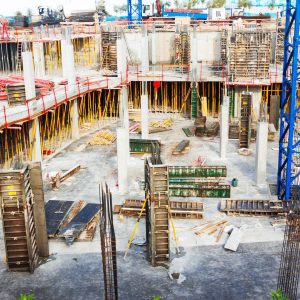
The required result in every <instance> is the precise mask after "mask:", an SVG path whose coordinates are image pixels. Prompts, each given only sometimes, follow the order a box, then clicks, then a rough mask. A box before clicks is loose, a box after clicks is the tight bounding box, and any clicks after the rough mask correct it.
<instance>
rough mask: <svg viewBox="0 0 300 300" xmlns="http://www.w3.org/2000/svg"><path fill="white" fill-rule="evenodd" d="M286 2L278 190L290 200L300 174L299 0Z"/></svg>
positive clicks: (282, 197) (284, 197) (281, 196)
mask: <svg viewBox="0 0 300 300" xmlns="http://www.w3.org/2000/svg"><path fill="white" fill-rule="evenodd" d="M286 3H287V4H286V23H285V36H284V64H283V78H282V95H281V101H280V136H279V159H278V175H277V193H278V198H279V199H285V200H290V197H291V188H292V187H293V186H294V185H297V183H296V182H297V181H298V178H300V177H299V176H300V167H299V166H297V163H299V162H300V159H299V156H300V129H299V127H300V123H299V121H300V104H299V103H300V102H299V101H300V98H299V96H298V95H297V85H298V84H299V82H300V71H299V69H298V58H299V45H300V34H299V28H300V25H299V23H300V1H299V0H297V1H296V5H295V6H294V5H292V1H291V0H287V2H286ZM297 5H298V9H297ZM297 122H298V124H297ZM297 127H298V128H297ZM297 160H298V162H297Z"/></svg>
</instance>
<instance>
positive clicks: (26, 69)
mask: <svg viewBox="0 0 300 300" xmlns="http://www.w3.org/2000/svg"><path fill="white" fill-rule="evenodd" d="M22 61H23V75H24V83H25V94H26V99H27V100H29V99H32V98H35V96H36V93H35V83H34V66H33V61H32V53H31V52H30V51H25V52H22Z"/></svg>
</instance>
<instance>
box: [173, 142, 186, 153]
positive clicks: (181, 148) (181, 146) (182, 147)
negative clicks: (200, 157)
mask: <svg viewBox="0 0 300 300" xmlns="http://www.w3.org/2000/svg"><path fill="white" fill-rule="evenodd" d="M189 145H190V141H189V140H182V141H181V142H180V143H179V144H178V145H177V146H176V147H175V149H174V150H173V151H172V154H173V155H178V154H184V153H187V152H188V150H190V147H189Z"/></svg>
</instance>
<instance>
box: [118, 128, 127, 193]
mask: <svg viewBox="0 0 300 300" xmlns="http://www.w3.org/2000/svg"><path fill="white" fill-rule="evenodd" d="M126 142H127V139H126V129H125V128H117V161H118V186H119V192H120V193H121V194H125V193H126V192H127V190H128V157H127V154H126V151H124V149H126Z"/></svg>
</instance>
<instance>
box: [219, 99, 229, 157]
mask: <svg viewBox="0 0 300 300" xmlns="http://www.w3.org/2000/svg"><path fill="white" fill-rule="evenodd" d="M228 128H229V97H228V96H224V98H223V103H222V105H221V117H220V157H221V158H226V152H227V145H228Z"/></svg>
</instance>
